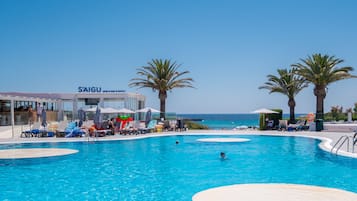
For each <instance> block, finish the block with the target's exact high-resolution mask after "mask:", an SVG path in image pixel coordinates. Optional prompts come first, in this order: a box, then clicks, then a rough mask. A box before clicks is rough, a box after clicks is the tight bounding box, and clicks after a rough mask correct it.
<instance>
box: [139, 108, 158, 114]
mask: <svg viewBox="0 0 357 201" xmlns="http://www.w3.org/2000/svg"><path fill="white" fill-rule="evenodd" d="M149 110H150V111H151V112H154V113H160V110H157V109H154V108H151V107H145V108H142V109H140V110H136V112H144V113H145V112H148V111H149Z"/></svg>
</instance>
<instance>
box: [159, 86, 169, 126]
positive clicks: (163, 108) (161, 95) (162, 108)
mask: <svg viewBox="0 0 357 201" xmlns="http://www.w3.org/2000/svg"><path fill="white" fill-rule="evenodd" d="M166 97H167V94H166V91H164V92H159V99H160V119H165V112H166Z"/></svg>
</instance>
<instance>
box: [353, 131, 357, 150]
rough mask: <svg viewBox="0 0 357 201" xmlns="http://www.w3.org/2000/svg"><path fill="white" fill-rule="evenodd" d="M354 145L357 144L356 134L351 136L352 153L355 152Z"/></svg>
mask: <svg viewBox="0 0 357 201" xmlns="http://www.w3.org/2000/svg"><path fill="white" fill-rule="evenodd" d="M356 143H357V132H355V134H354V135H353V138H352V153H354V152H355V145H356Z"/></svg>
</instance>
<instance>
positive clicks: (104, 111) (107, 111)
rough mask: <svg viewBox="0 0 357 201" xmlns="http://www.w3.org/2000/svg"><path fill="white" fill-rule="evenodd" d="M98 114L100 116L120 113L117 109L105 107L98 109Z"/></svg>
mask: <svg viewBox="0 0 357 201" xmlns="http://www.w3.org/2000/svg"><path fill="white" fill-rule="evenodd" d="M100 113H102V114H117V113H120V111H119V110H118V109H115V108H112V107H105V108H101V109H100Z"/></svg>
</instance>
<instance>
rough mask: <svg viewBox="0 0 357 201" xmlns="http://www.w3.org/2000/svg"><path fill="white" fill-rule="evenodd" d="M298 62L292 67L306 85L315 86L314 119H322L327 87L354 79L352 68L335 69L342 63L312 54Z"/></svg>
mask: <svg viewBox="0 0 357 201" xmlns="http://www.w3.org/2000/svg"><path fill="white" fill-rule="evenodd" d="M300 60H301V63H297V64H293V65H292V67H293V68H296V73H297V74H298V75H300V76H302V77H303V78H304V79H306V81H307V82H308V83H312V84H314V85H315V88H314V95H315V96H316V119H323V118H324V99H325V97H326V93H327V92H326V89H327V86H328V85H329V84H331V83H333V82H336V81H339V80H343V79H348V78H356V76H354V75H351V74H350V71H353V68H352V67H350V66H343V67H337V65H339V64H341V63H343V62H344V61H343V60H342V59H338V58H335V57H334V56H329V55H321V54H313V55H312V56H308V58H307V59H300Z"/></svg>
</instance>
